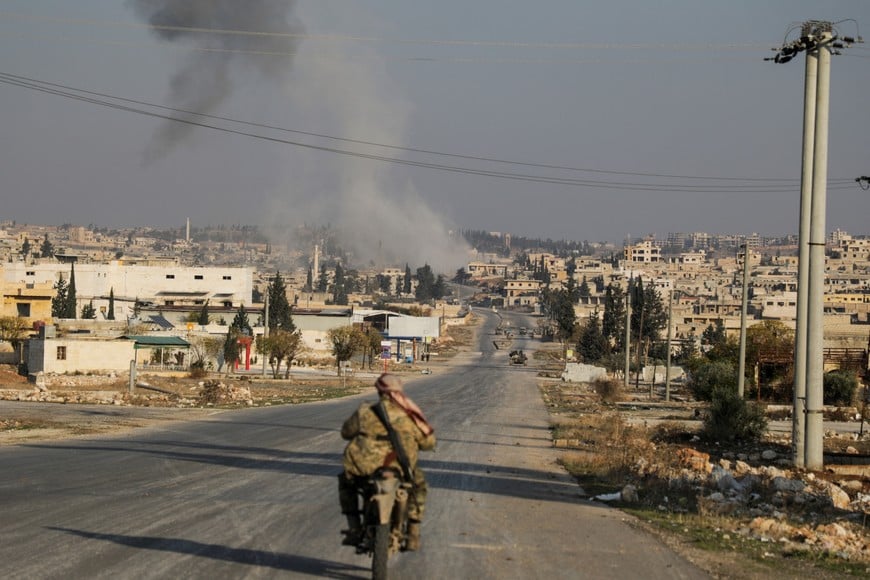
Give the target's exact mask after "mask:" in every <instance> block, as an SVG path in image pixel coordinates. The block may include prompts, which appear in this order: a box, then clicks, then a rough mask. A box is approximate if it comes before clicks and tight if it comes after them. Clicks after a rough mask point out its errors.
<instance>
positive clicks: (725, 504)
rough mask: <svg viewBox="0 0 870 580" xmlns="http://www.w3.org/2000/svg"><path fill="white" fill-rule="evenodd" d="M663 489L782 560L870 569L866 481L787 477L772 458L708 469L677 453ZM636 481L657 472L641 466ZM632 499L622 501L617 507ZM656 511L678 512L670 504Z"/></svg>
mask: <svg viewBox="0 0 870 580" xmlns="http://www.w3.org/2000/svg"><path fill="white" fill-rule="evenodd" d="M676 457H677V463H678V467H677V468H671V469H670V473H668V475H667V487H668V488H669V489H672V490H675V491H676V490H682V491H685V490H687V489H689V490H692V491H694V492H695V493H697V496H698V510H699V513H706V514H712V515H721V516H728V519H726V518H723V521H730V522H731V524H729V525H730V526H731V527H732V528H733V529H731V530H730V531H731V532H732V533H736V534H738V535H742V536H744V537H747V538H751V539H755V540H758V541H761V542H777V543H779V544H780V545H781V547H782V548H783V550H785V551H786V552H799V551H812V552H823V553H826V554H832V555H835V556H837V557H839V558H842V559H844V560H849V561H867V562H870V537H868V535H867V533H866V531H865V530H864V522H865V520H866V518H867V515H868V513H870V482H867V481H865V480H866V478H862V477H858V478H854V477H845V476H843V477H839V478H838V477H837V476H835V475H832V474H830V473H814V472H812V471H805V470H798V469H789V468H786V467H784V466H785V465H788V464H790V460H789V459H787V458H785V457H780V455H779V454H778V453H777V452H776V451H774V450H772V449H767V450H765V451H763V452H761V453H754V454H739V453H730V454H729V453H726V454H725V457H723V458H721V459H719V460H718V461H715V462H713V461H711V460H710V456H709V455H708V454H706V453H703V452H699V451H696V450H694V449H690V448H685V449H681V450H679V451H678V452H677V454H676ZM635 469H636V472H637V473H638V474H639V475H644V474H647V475H651V474H653V473H654V474H655V475H656V476H658V477H661V476H663V475H664V474H663V473H661V466H655V465H651V464H650V463H648V462H646V461H641V462H640V463H639V464H638V465H636V468H635ZM630 496H631V494H626V493H622V494H621V498H620V499H622V501H626V498H627V497H630ZM658 509H659V510H661V511H680V510H679V508H676V507H675V506H672V505H669V502H668V499H667V497H665V498H664V501H663V502H662V503H661V504H660V505H659V506H658Z"/></svg>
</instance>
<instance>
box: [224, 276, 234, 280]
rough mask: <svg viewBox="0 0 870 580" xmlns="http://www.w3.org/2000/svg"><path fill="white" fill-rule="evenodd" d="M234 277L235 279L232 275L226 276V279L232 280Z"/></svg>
mask: <svg viewBox="0 0 870 580" xmlns="http://www.w3.org/2000/svg"><path fill="white" fill-rule="evenodd" d="M232 279H233V277H232V276H224V280H232Z"/></svg>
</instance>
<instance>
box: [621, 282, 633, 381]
mask: <svg viewBox="0 0 870 580" xmlns="http://www.w3.org/2000/svg"><path fill="white" fill-rule="evenodd" d="M630 343H631V280H629V281H628V290H626V292H625V376H624V377H623V379H622V386H623V387H625V388H626V389H627V388H628V373H629V372H631V358H630V357H631V347H629V344H630Z"/></svg>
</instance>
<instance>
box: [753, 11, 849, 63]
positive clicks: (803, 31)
mask: <svg viewBox="0 0 870 580" xmlns="http://www.w3.org/2000/svg"><path fill="white" fill-rule="evenodd" d="M852 22H854V21H852ZM837 24H840V23H835V22H828V21H825V20H808V21H806V22H804V23H803V24H802V25H801V27H800V36H799V37H798V38H796V39H794V40H792V41H790V42H783V44H782V46H780V47H779V48H774V49H772V50H774V51H776V55H774V56H772V57H767V58H765V59H764V60H766V61H773V62H775V63H778V64H785V63H787V62H789V61H790V60H792V59H793V58H794V57H795V56H797V55H798V54H800V53H801V52H812V51H814V50H818V49H819V48H821V47H823V46H828V47H829V48H830V49H831V54H842V52H840V51H841V50H843V49H845V48H850V47H851V46H852V45H853V44H860V43H863V42H864V39H863V38H862V37H861V35H856V36H846V35H841V34H840V33H839V31H838V30H837ZM794 29H795V28H792V29H790V30H789V33H790V32H791V31H792V30H794ZM786 37H788V33H787V34H786Z"/></svg>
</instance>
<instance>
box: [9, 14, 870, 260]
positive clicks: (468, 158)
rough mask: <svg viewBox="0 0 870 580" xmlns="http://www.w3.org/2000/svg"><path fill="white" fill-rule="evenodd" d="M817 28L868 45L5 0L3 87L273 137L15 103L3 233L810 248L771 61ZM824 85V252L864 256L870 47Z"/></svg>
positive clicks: (43, 99) (792, 136)
mask: <svg viewBox="0 0 870 580" xmlns="http://www.w3.org/2000/svg"><path fill="white" fill-rule="evenodd" d="M807 19H821V20H831V21H841V20H844V19H854V20H856V21H857V24H856V23H855V22H842V23H841V24H839V25H838V29H839V30H840V31H841V32H842V33H843V34H846V35H856V34H859V33H861V32H863V33H864V34H867V32H868V31H870V2H868V1H867V0H852V1H845V0H843V1H838V0H827V1H825V2H818V1H800V0H769V1H766V2H757V1H740V0H729V1H728V2H723V1H721V0H716V1H702V0H674V1H664V2H646V1H640V0H634V1H627V0H608V1H607V2H582V1H577V0H564V1H562V0H558V1H557V0H544V1H542V2H527V1H525V2H519V1H513V0H470V1H469V0H462V1H455V0H442V1H440V2H408V1H407V0H402V1H399V0H368V1H366V2H356V1H352V0H299V1H297V2H290V1H286V0H126V1H119V0H0V73H2V74H6V75H10V74H11V75H18V76H20V77H28V78H33V79H37V80H39V81H43V82H48V83H56V84H58V85H63V86H64V87H70V88H74V89H82V90H87V91H92V92H95V93H101V94H102V95H108V96H112V97H122V98H125V99H131V100H132V101H138V102H135V103H134V102H131V101H123V102H122V101H117V100H112V101H111V103H112V104H113V105H123V106H124V107H128V108H131V109H135V110H136V111H147V112H149V113H156V114H158V115H169V116H176V117H183V118H187V119H189V120H192V121H194V122H196V123H201V124H205V125H212V126H217V127H221V128H223V129H229V130H231V131H236V132H238V133H253V134H256V135H260V136H264V137H266V138H267V139H257V138H253V137H250V136H247V135H243V134H238V133H232V132H228V131H218V130H215V129H211V128H206V127H199V126H191V125H180V124H178V123H177V122H172V121H167V120H165V119H161V118H159V117H153V116H143V115H140V114H137V113H135V112H131V111H126V110H119V109H117V108H110V107H106V106H102V105H96V104H92V103H89V102H83V101H80V100H74V99H71V98H68V97H65V96H57V95H54V94H46V93H44V92H36V91H33V90H29V89H25V88H21V87H18V86H11V85H9V84H5V83H3V84H0V106H2V108H0V123H2V124H0V126H2V134H3V139H2V142H0V187H2V205H0V219H14V220H17V221H19V222H28V223H49V224H51V223H56V224H60V223H74V224H80V225H87V224H96V225H99V226H109V227H120V226H134V225H155V226H161V227H166V226H180V225H182V224H183V223H184V220H185V218H188V217H189V218H190V219H191V222H192V224H193V225H194V226H195V225H205V224H217V223H224V224H257V225H261V226H263V227H264V228H269V229H270V231H276V230H280V229H287V228H291V227H292V226H294V225H296V224H299V223H302V222H308V223H312V222H315V223H331V224H333V225H335V226H339V227H341V228H342V229H344V230H345V231H347V232H349V233H353V235H354V236H355V237H356V238H357V239H358V240H359V243H360V244H361V245H362V246H368V247H371V248H375V247H378V248H379V250H378V251H382V252H383V251H384V248H393V249H394V250H395V251H396V254H397V255H400V256H401V255H403V254H402V252H404V253H405V254H404V255H407V253H411V254H412V258H413V261H414V263H421V262H423V261H429V262H430V263H439V264H440V263H443V262H445V261H446V262H449V259H448V258H447V257H446V256H447V255H448V252H447V251H446V248H445V242H444V240H443V238H442V236H441V232H443V231H444V230H445V229H447V228H451V227H461V228H474V229H486V230H497V231H509V232H512V233H514V234H515V235H525V236H535V237H538V236H540V237H545V238H546V237H551V238H554V239H555V238H569V239H576V240H584V239H586V240H590V241H597V240H608V241H620V240H622V239H623V238H624V237H625V236H626V235H629V234H630V235H632V236H641V235H644V234H648V233H655V234H657V235H658V236H659V237H664V236H666V235H667V233H668V232H675V231H686V232H690V231H707V232H710V233H751V232H760V233H764V234H768V235H779V234H787V233H796V231H797V223H798V205H799V193H798V189H799V178H800V160H801V133H802V110H803V73H804V70H803V69H804V58H803V55H801V56H800V57H799V58H796V59H795V60H793V61H792V62H791V63H789V64H774V63H771V62H764V60H763V59H764V58H765V57H768V56H772V55H773V52H772V51H771V50H770V49H771V48H773V47H776V46H779V45H780V44H781V43H782V42H783V40H784V38H785V35H786V33H787V31H788V30H789V27H790V26H791V25H793V24H797V23H800V22H802V21H804V20H807ZM149 24H152V25H157V26H149ZM858 27H860V29H859V28H858ZM216 29H222V30H224V31H225V32H224V33H218V32H217V31H216ZM240 31H247V32H257V33H260V34H240ZM793 36H794V34H792V37H793ZM831 71H832V72H831V116H830V117H831V118H830V150H829V159H830V164H829V178H830V179H831V180H832V187H831V188H830V189H829V191H828V202H829V203H828V215H827V229H828V230H829V231H830V230H832V229H835V228H841V229H845V230H847V231H849V232H851V233H854V234H865V233H868V228H867V227H866V223H867V218H868V216H870V196H868V193H867V192H864V191H862V190H860V189H859V188H858V187H857V185H856V184H855V183H854V181H851V180H854V178H856V177H858V176H861V175H868V174H870V105H868V102H870V46H868V45H857V46H856V47H853V48H851V49H847V50H845V51H844V54H843V55H840V56H835V57H834V58H833V62H832V69H831ZM10 78H11V77H0V80H9V79H10ZM42 86H43V87H45V85H42ZM56 88H57V87H56ZM61 90H62V91H63V92H64V93H65V94H68V92H69V89H67V88H64V89H61ZM76 94H77V95H79V96H83V95H82V93H76ZM89 97H91V98H94V99H99V100H100V101H107V100H110V99H109V98H108V97H107V96H96V95H89ZM150 105H162V106H164V107H170V108H172V109H177V110H184V111H195V112H202V113H208V114H210V115H213V116H217V117H222V119H216V118H214V117H191V116H189V115H186V114H184V113H180V112H178V111H172V110H169V109H158V108H154V107H152V106H150ZM233 121H242V122H244V123H247V124H242V123H236V122H233ZM252 124H253V125H252ZM264 125H267V126H269V127H271V128H268V127H264ZM278 129H283V130H278ZM287 130H290V131H287ZM294 131H295V132H294ZM301 145H305V146H307V147H303V146H301ZM384 146H387V147H384ZM412 149H413V150H416V151H412ZM427 152H429V153H427ZM432 152H438V153H444V154H447V155H435V154H433V153H432ZM370 157H376V158H377V159H372V158H370ZM482 158H488V159H497V160H502V161H510V162H514V163H495V162H491V161H486V160H484V159H482ZM385 160H387V161H385ZM390 160H395V161H401V162H404V163H405V164H399V163H395V162H392V161H390ZM408 162H410V163H413V164H414V165H407V163H408ZM524 164H526V165H524ZM421 165H423V166H421ZM433 165H434V166H438V167H432V166H433ZM553 166H560V167H566V168H572V169H571V170H567V169H557V168H554V167H553ZM579 170H591V171H579ZM469 171H470V172H472V173H469ZM479 173H490V174H491V173H496V174H498V175H499V176H501V177H498V176H493V175H480V174H479ZM652 174H656V175H671V176H685V177H690V176H693V177H699V178H702V179H691V180H690V179H685V178H682V177H671V178H662V177H656V176H655V175H652ZM511 176H513V177H512V178H507V179H506V178H505V177H511ZM519 176H525V177H526V178H524V179H519V178H518V177H519ZM529 177H530V178H532V179H527V178H529ZM539 178H544V180H549V181H554V180H556V181H559V180H563V181H564V180H565V179H568V180H570V181H571V183H570V184H565V183H548V182H544V180H542V179H539ZM711 178H728V179H711ZM734 178H739V180H735V179H734ZM745 179H754V180H763V179H775V180H781V181H742V180H745ZM626 184H631V185H626ZM638 189H640V190H639V191H638ZM675 189H680V190H683V189H685V190H686V191H674V190H675ZM372 251H374V250H372ZM439 252H441V253H443V255H441V254H439Z"/></svg>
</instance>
